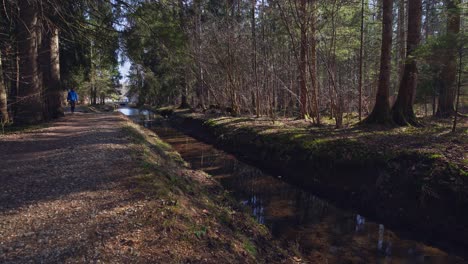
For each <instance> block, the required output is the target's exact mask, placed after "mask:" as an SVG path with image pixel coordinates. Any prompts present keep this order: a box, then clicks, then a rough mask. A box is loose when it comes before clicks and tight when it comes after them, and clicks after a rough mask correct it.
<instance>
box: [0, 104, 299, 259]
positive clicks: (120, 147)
mask: <svg viewBox="0 0 468 264" xmlns="http://www.w3.org/2000/svg"><path fill="white" fill-rule="evenodd" d="M0 182H1V184H0V262H1V263H299V262H301V260H300V257H299V256H298V253H297V252H295V250H294V249H289V250H285V249H282V248H280V247H279V246H278V245H277V244H276V242H274V241H273V240H272V239H271V237H270V234H269V233H268V231H267V230H266V228H265V227H263V226H261V225H259V224H257V223H256V222H255V221H254V220H253V219H252V218H251V217H250V216H248V214H247V213H246V212H245V211H244V210H243V207H242V206H240V205H238V204H237V203H236V202H235V201H234V200H233V199H232V198H231V197H230V195H229V194H228V193H226V192H225V191H224V190H223V189H222V187H221V186H220V185H219V184H218V183H216V182H215V181H214V180H212V179H211V178H210V176H209V175H207V174H205V173H203V172H200V171H193V170H190V169H189V168H188V167H187V166H186V164H185V162H184V161H183V160H182V159H181V158H180V156H179V155H178V153H176V152H174V151H173V150H172V149H171V148H170V147H169V146H168V145H167V144H165V143H163V142H162V141H161V140H160V139H159V138H158V137H157V135H155V134H154V133H152V132H150V131H147V130H145V129H142V128H139V127H138V126H137V125H135V124H133V123H132V122H130V121H129V120H128V119H126V118H124V117H123V116H121V115H120V114H117V113H75V114H74V115H70V114H67V115H66V117H64V118H61V119H60V120H58V121H56V122H53V123H49V124H48V125H46V126H45V127H41V128H38V129H33V130H27V131H23V132H16V133H9V134H6V135H0Z"/></svg>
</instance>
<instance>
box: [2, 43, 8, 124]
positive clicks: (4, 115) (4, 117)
mask: <svg viewBox="0 0 468 264" xmlns="http://www.w3.org/2000/svg"><path fill="white" fill-rule="evenodd" d="M7 104H8V101H7V93H6V86H5V82H4V80H3V66H2V52H1V51H0V123H3V124H4V123H8V122H9V121H10V117H9V115H8V109H7Z"/></svg>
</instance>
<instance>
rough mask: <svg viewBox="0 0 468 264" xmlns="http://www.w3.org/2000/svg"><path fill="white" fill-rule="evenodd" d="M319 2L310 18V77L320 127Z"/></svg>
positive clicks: (314, 110) (316, 116) (315, 114)
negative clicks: (317, 12) (317, 38)
mask: <svg viewBox="0 0 468 264" xmlns="http://www.w3.org/2000/svg"><path fill="white" fill-rule="evenodd" d="M316 2H317V0H313V2H312V13H311V18H310V23H311V26H310V34H311V37H310V60H309V63H310V77H311V81H312V87H311V88H312V103H313V107H312V111H313V114H314V116H315V120H316V123H317V125H320V107H319V104H320V99H319V96H320V90H319V89H320V88H319V83H318V70H317V40H316V31H317V16H316V8H317V4H316Z"/></svg>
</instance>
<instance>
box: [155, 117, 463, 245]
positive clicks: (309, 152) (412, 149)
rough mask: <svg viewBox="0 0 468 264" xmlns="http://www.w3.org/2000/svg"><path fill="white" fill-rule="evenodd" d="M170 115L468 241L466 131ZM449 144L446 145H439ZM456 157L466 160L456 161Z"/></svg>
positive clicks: (235, 148)
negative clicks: (330, 127)
mask: <svg viewBox="0 0 468 264" xmlns="http://www.w3.org/2000/svg"><path fill="white" fill-rule="evenodd" d="M163 114H166V115H168V114H172V112H171V111H167V110H166V111H163ZM170 120H171V121H172V124H173V125H174V126H176V127H178V128H180V129H182V130H184V131H185V132H187V133H189V134H191V135H193V136H195V137H198V138H200V139H203V140H205V141H208V142H210V143H213V144H216V145H217V146H219V147H221V148H223V149H225V150H228V151H230V152H233V153H235V154H237V155H238V156H239V157H241V158H244V159H245V160H246V161H248V162H251V163H255V165H257V166H260V167H262V168H264V169H266V170H268V171H270V172H271V173H273V174H275V175H281V176H282V177H283V179H285V180H287V181H289V182H292V183H294V184H296V185H298V186H301V187H303V188H305V189H310V190H313V191H314V192H316V193H318V194H319V195H321V196H322V197H326V198H328V199H330V200H333V201H334V202H335V203H337V204H340V205H342V206H346V207H348V206H350V207H353V208H355V209H357V210H359V211H360V212H363V213H364V214H366V215H368V216H372V217H374V218H377V219H378V220H381V221H383V222H384V223H387V224H390V225H391V226H394V227H398V228H401V229H403V230H411V231H416V232H418V233H419V234H422V235H423V236H425V238H426V239H427V240H432V241H437V244H440V241H450V242H455V244H457V243H458V244H459V245H461V246H462V247H463V246H466V245H467V241H466V239H465V238H466V237H468V225H467V224H466V223H468V211H467V210H466V208H468V177H467V174H466V168H465V167H464V166H463V164H465V165H466V163H463V162H465V161H464V160H463V159H464V158H463V155H465V154H464V153H466V152H465V150H466V136H465V135H458V136H455V137H452V136H450V135H446V136H445V138H444V137H441V138H434V139H433V138H431V136H433V135H431V134H430V133H429V134H428V132H427V131H417V130H414V132H413V131H404V130H401V131H393V132H391V133H386V132H385V131H365V130H360V129H357V128H355V129H350V130H345V131H333V130H326V129H315V130H314V129H313V128H310V129H309V128H304V127H302V128H301V127H297V126H295V125H288V124H284V123H282V122H275V123H273V122H271V120H270V121H268V122H266V121H265V122H261V121H255V119H250V118H231V117H211V118H210V117H207V116H206V115H202V114H196V113H191V112H188V111H176V112H175V113H174V114H172V115H171V117H170ZM280 121H281V120H280ZM439 132H440V131H432V132H431V133H434V134H436V133H439ZM441 148H444V150H446V151H445V152H443V151H438V150H439V149H441ZM457 155H459V156H461V158H460V157H457ZM451 156H453V160H455V161H461V162H462V163H461V165H460V163H458V164H455V163H452V162H450V160H451V159H450V157H451ZM447 157H449V158H447Z"/></svg>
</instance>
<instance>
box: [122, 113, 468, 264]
mask: <svg viewBox="0 0 468 264" xmlns="http://www.w3.org/2000/svg"><path fill="white" fill-rule="evenodd" d="M119 111H121V112H122V113H123V114H125V115H128V116H131V117H132V118H133V119H134V120H136V121H138V122H140V123H141V124H143V125H145V126H146V127H148V128H150V129H151V130H153V131H155V132H156V133H157V134H158V135H159V137H160V138H161V139H163V140H165V141H166V142H168V143H169V144H171V145H172V147H173V148H174V149H175V150H177V151H178V152H179V153H180V154H181V156H182V157H183V158H184V159H185V160H186V161H187V162H188V163H190V164H191V166H192V168H193V169H197V170H203V171H205V172H207V173H208V174H211V175H212V176H213V177H214V178H215V179H217V180H218V181H219V182H220V183H221V184H222V185H223V186H224V187H225V188H226V189H227V190H230V191H232V193H233V195H234V196H235V197H236V198H237V199H238V200H239V201H241V202H242V203H243V204H245V205H246V206H248V207H249V208H250V209H251V212H252V215H253V216H254V217H255V218H256V219H257V221H258V222H259V223H261V224H264V225H265V226H267V227H268V228H269V229H270V230H271V232H272V234H273V235H274V236H275V237H276V238H277V239H279V240H281V241H287V242H288V243H293V244H295V245H297V247H298V248H299V249H300V250H301V252H303V253H304V255H305V256H306V257H307V259H308V260H309V261H310V262H312V263H467V262H465V261H463V260H462V259H460V258H458V257H456V256H452V255H449V254H447V253H446V252H444V251H442V250H440V249H437V248H434V247H430V246H428V245H425V244H424V243H421V242H419V241H414V240H407V239H403V238H401V237H399V236H398V235H397V234H396V233H395V232H393V231H391V230H389V229H387V228H385V226H384V225H383V224H379V223H375V222H372V221H369V220H367V219H366V218H365V217H363V216H362V215H360V214H358V213H356V212H352V211H346V210H341V209H338V208H336V207H334V206H333V205H332V204H330V203H328V202H327V201H325V200H322V199H320V198H318V197H316V196H314V194H313V193H309V192H305V191H303V190H301V189H299V188H297V187H295V186H292V185H290V184H287V183H285V182H284V181H282V180H281V177H280V176H276V177H274V176H271V175H268V174H266V173H264V172H262V171H261V170H259V169H257V168H255V167H252V166H250V165H248V164H245V163H243V162H241V161H239V160H237V159H236V158H235V157H234V156H233V155H230V154H228V153H226V152H223V151H221V150H218V149H216V148H214V147H213V146H211V145H208V144H205V143H203V142H200V141H198V140H196V139H194V138H192V137H190V136H187V135H185V134H183V133H182V132H180V131H178V130H176V129H174V128H172V127H170V126H169V125H168V124H167V123H166V122H164V121H161V120H160V121H152V120H153V116H152V114H151V113H150V112H148V111H143V112H140V111H138V110H137V109H131V108H121V109H119Z"/></svg>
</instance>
